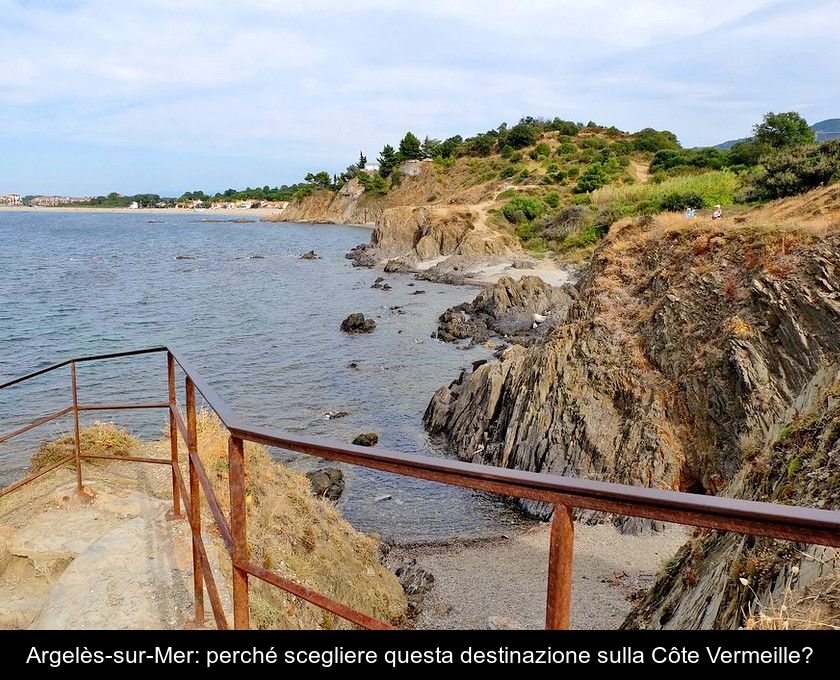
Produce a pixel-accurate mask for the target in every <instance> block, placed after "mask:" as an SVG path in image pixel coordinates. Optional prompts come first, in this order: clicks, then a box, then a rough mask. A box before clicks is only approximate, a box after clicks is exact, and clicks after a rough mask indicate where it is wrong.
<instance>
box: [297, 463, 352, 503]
mask: <svg viewBox="0 0 840 680" xmlns="http://www.w3.org/2000/svg"><path fill="white" fill-rule="evenodd" d="M306 476H307V478H308V479H309V485H310V486H311V487H312V493H313V495H315V496H318V497H319V498H326V499H327V500H329V501H337V500H338V499H339V498H341V494H342V493H343V492H344V473H343V472H342V471H341V470H339V469H338V468H334V467H327V468H321V469H319V470H313V471H312V472H307V473H306Z"/></svg>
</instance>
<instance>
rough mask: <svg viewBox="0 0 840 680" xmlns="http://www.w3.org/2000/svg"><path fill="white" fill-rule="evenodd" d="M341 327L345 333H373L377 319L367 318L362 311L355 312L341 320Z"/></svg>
mask: <svg viewBox="0 0 840 680" xmlns="http://www.w3.org/2000/svg"><path fill="white" fill-rule="evenodd" d="M340 328H341V330H342V331H344V332H345V333H372V332H373V329H374V328H376V321H374V320H373V319H366V318H365V315H364V314H362V313H361V312H355V313H353V314H351V315H350V316H348V317H347V318H346V319H344V321H342V322H341V326H340Z"/></svg>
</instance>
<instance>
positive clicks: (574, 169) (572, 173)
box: [566, 165, 580, 179]
mask: <svg viewBox="0 0 840 680" xmlns="http://www.w3.org/2000/svg"><path fill="white" fill-rule="evenodd" d="M579 174H580V168H579V167H578V166H577V165H573V166H572V167H570V168H569V169H568V170H567V171H566V175H567V176H569V177H571V178H572V179H574V178H575V177H577V176H578V175H579Z"/></svg>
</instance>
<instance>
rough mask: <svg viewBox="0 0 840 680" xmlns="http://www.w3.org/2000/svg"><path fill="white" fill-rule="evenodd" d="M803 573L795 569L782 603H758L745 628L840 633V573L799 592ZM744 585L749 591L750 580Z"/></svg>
mask: <svg viewBox="0 0 840 680" xmlns="http://www.w3.org/2000/svg"><path fill="white" fill-rule="evenodd" d="M798 575H799V569H798V568H797V567H793V569H792V570H791V575H790V577H789V578H788V581H787V583H786V584H785V589H784V593H783V594H782V599H781V601H780V602H776V601H775V600H773V598H770V600H769V602H768V603H766V604H761V603H759V602H758V600H756V601H755V602H754V604H753V606H751V607H750V611H749V612H748V616H747V617H746V623H745V627H746V628H747V629H749V630H840V574H838V573H837V572H836V571H835V572H834V573H832V574H830V575H828V576H824V577H823V578H820V579H818V580H816V581H814V582H813V583H811V584H810V585H808V586H807V587H805V588H801V589H795V588H794V586H793V581H794V579H795V578H796V577H797V576H798ZM741 583H742V585H745V587H749V582H748V581H747V580H746V579H743V580H742V581H741Z"/></svg>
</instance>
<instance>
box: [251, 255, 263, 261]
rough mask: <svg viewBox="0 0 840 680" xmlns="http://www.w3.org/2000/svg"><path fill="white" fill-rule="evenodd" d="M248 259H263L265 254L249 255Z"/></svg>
mask: <svg viewBox="0 0 840 680" xmlns="http://www.w3.org/2000/svg"><path fill="white" fill-rule="evenodd" d="M248 259H249V260H264V259H265V255H249V256H248Z"/></svg>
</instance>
